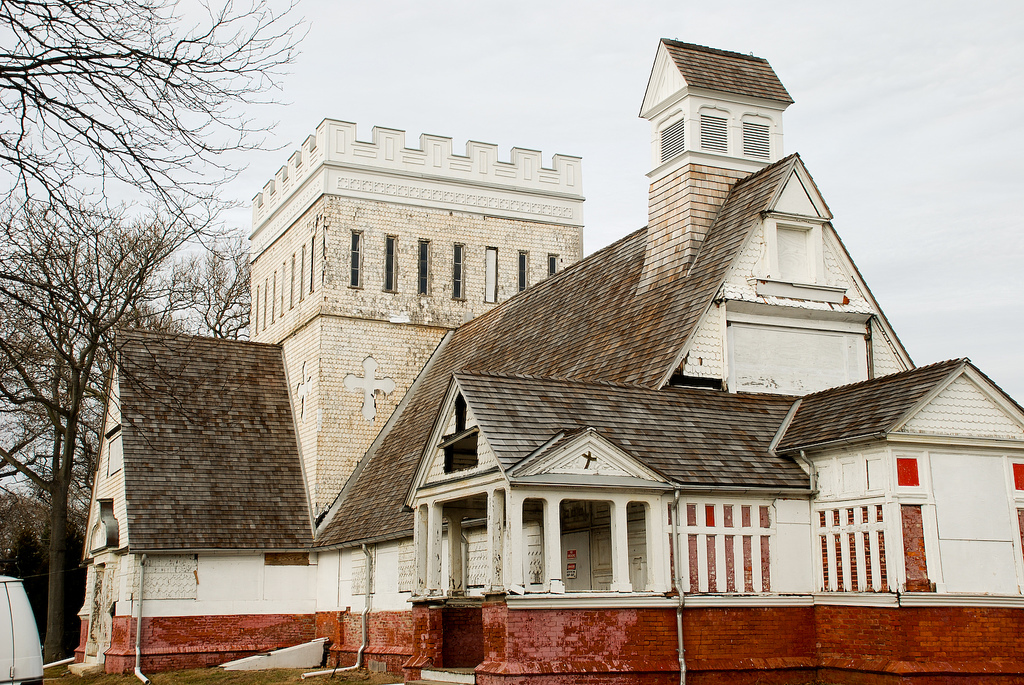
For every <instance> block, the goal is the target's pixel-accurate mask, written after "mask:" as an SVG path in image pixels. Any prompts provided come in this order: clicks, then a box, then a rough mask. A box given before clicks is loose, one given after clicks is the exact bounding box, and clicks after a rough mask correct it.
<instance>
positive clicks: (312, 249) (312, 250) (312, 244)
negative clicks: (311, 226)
mask: <svg viewBox="0 0 1024 685" xmlns="http://www.w3.org/2000/svg"><path fill="white" fill-rule="evenodd" d="M315 262H316V233H314V234H313V237H312V238H310V241H309V292H310V293H312V292H313V285H314V284H315V283H316V268H315V267H314V263H315Z"/></svg>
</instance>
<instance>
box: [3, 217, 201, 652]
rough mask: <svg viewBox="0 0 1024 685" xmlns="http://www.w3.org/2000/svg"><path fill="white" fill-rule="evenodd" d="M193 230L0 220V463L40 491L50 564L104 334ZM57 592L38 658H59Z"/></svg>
mask: <svg viewBox="0 0 1024 685" xmlns="http://www.w3.org/2000/svg"><path fill="white" fill-rule="evenodd" d="M193 231H194V228H192V227H188V228H183V227H182V225H181V224H177V223H174V222H171V221H168V220H167V219H166V218H164V217H162V216H160V215H154V216H150V217H147V218H145V219H139V218H136V219H126V218H125V217H123V216H117V215H110V214H109V213H107V212H104V211H98V210H95V209H90V208H78V209H76V210H75V211H74V213H73V214H71V215H70V216H69V213H67V212H50V211H43V210H39V211H24V212H20V213H18V214H8V215H7V216H6V217H5V218H4V220H3V221H2V222H0V310H2V311H3V312H4V313H5V316H4V317H0V416H3V417H5V419H6V423H5V424H4V425H3V428H6V429H7V430H0V461H2V462H3V465H4V467H5V469H7V470H9V471H13V472H16V474H17V476H18V477H20V478H22V479H26V480H28V481H29V482H30V483H31V484H32V485H34V486H35V487H36V488H38V489H39V490H41V491H42V492H44V493H45V495H46V497H45V499H47V500H48V503H49V505H50V512H49V525H50V536H49V540H50V548H49V568H50V569H51V570H52V569H63V568H64V567H65V554H66V549H65V545H66V539H67V531H68V529H67V525H68V518H69V514H70V513H71V511H70V509H69V506H73V503H74V501H75V496H76V493H80V492H82V490H83V488H82V483H83V482H87V478H86V479H83V478H82V474H83V473H88V472H90V471H91V470H92V466H93V461H94V457H95V453H96V445H97V444H98V441H97V438H98V435H97V433H96V431H97V430H99V425H98V424H99V419H98V417H100V416H101V415H102V407H103V403H104V401H105V400H106V397H107V390H108V388H107V384H108V382H109V373H108V372H109V370H110V368H111V364H112V355H113V350H114V347H113V337H114V333H115V330H116V329H117V328H118V327H119V326H120V325H121V324H122V323H123V322H125V321H128V320H131V319H132V318H133V317H136V316H137V314H136V311H137V309H138V308H139V307H140V305H143V304H145V303H147V302H150V301H152V300H153V299H154V298H156V297H158V296H159V295H160V290H159V288H160V285H159V284H160V279H161V276H162V272H163V271H164V270H165V269H167V268H169V264H170V260H171V257H172V255H173V254H174V252H175V250H177V249H178V248H180V247H181V246H182V245H183V244H185V243H186V242H187V241H188V240H190V239H192V238H193V236H194V233H193ZM76 483H77V484H78V487H77V489H76ZM63 596H64V584H63V578H62V577H61V575H60V574H59V573H51V576H50V580H49V591H48V608H47V626H46V639H45V644H44V654H45V657H46V659H47V660H53V659H55V658H58V657H59V656H60V655H61V651H62V645H61V635H62V631H63V624H64V601H63Z"/></svg>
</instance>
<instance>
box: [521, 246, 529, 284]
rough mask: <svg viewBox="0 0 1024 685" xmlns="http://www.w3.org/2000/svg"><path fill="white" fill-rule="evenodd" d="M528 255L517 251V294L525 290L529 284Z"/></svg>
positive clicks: (522, 251)
mask: <svg viewBox="0 0 1024 685" xmlns="http://www.w3.org/2000/svg"><path fill="white" fill-rule="evenodd" d="M529 276H530V253H529V252H526V251H524V250H520V251H519V292H523V291H524V290H526V286H528V285H529V284H530V278H529Z"/></svg>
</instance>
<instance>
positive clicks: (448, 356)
mask: <svg viewBox="0 0 1024 685" xmlns="http://www.w3.org/2000/svg"><path fill="white" fill-rule="evenodd" d="M797 163H799V158H798V157H797V156H795V155H793V156H790V157H786V158H785V159H782V160H780V161H778V162H776V163H774V164H772V165H770V166H768V167H765V168H764V169H762V170H761V171H759V172H757V173H756V174H752V175H751V176H748V177H747V178H745V179H743V180H741V181H739V182H738V183H737V184H736V185H735V186H734V187H733V189H732V191H731V192H730V194H729V196H728V198H727V199H726V201H725V204H724V205H723V207H722V209H721V211H720V212H719V215H718V218H717V219H716V221H715V223H714V224H713V225H712V227H711V229H710V231H709V233H708V235H707V238H706V239H705V241H704V245H703V247H702V249H701V250H700V251H699V253H698V254H697V256H696V258H695V260H694V262H693V264H692V266H691V267H690V268H689V270H688V271H686V272H683V271H679V272H677V273H675V274H673V276H672V278H668V279H664V280H663V281H661V282H660V283H659V285H658V287H657V288H653V289H650V290H647V291H646V292H643V293H640V294H638V284H639V281H640V275H641V273H642V272H643V267H644V256H645V248H646V238H647V231H646V229H641V230H640V231H637V232H635V233H632V234H630V235H628V236H626V237H625V238H623V239H621V240H619V241H618V242H616V243H613V244H612V245H609V246H608V247H606V248H604V249H602V250H599V251H597V252H595V253H594V254H592V255H590V256H589V257H587V258H586V259H584V260H582V261H580V262H578V263H576V264H574V265H572V266H571V267H569V268H567V269H565V270H564V271H562V272H561V273H559V274H556V275H555V276H554V277H552V278H549V279H547V280H545V281H542V282H541V283H538V284H537V285H535V286H532V287H530V288H528V289H527V290H526V291H524V292H523V293H520V294H519V295H517V296H516V297H513V298H512V299H510V300H508V301H506V302H504V303H503V304H501V305H500V306H498V307H496V308H494V309H492V310H491V311H489V312H487V313H486V314H484V315H482V316H480V317H478V318H476V319H474V320H473V321H470V322H469V323H467V324H464V325H463V326H462V327H460V328H459V329H458V330H456V331H454V332H453V333H452V334H450V337H449V339H448V340H447V342H446V343H445V344H444V346H443V348H442V349H440V350H439V351H438V352H437V353H436V354H435V358H434V359H433V360H432V361H431V364H430V365H429V366H428V368H427V369H426V370H425V371H424V372H423V373H421V375H420V378H419V380H418V383H419V385H418V386H417V387H416V388H415V389H414V390H412V391H410V392H411V395H410V396H409V397H408V398H407V400H408V401H407V402H406V406H405V407H404V408H402V409H401V410H400V411H401V413H400V414H399V415H398V416H397V417H396V418H395V421H394V423H393V425H392V427H391V428H390V429H389V430H388V432H387V434H386V435H385V436H384V437H383V438H382V439H381V440H380V441H379V444H378V445H377V447H376V448H375V449H374V450H373V451H372V452H371V453H368V454H367V455H366V456H365V457H364V459H363V462H362V463H361V464H360V467H359V468H358V469H357V472H356V473H355V474H354V475H353V477H352V480H351V482H350V483H349V485H347V486H346V488H345V490H344V491H343V492H342V496H341V497H340V498H339V501H338V502H336V503H335V506H333V507H332V509H331V511H330V512H329V514H328V516H327V518H325V520H324V522H323V524H322V525H321V527H320V529H319V530H318V533H317V544H318V545H335V544H347V543H353V542H356V541H366V540H374V539H387V538H395V537H401V536H404V535H406V534H408V533H409V531H411V529H412V518H411V515H409V514H407V513H402V512H401V508H402V506H403V504H404V498H405V494H406V492H407V491H408V487H409V483H410V481H411V479H412V478H413V475H414V473H415V470H416V467H417V464H418V462H419V458H420V455H421V453H422V451H423V447H424V443H425V441H426V440H427V436H428V433H429V431H430V429H431V424H432V422H433V420H434V417H435V415H436V412H437V410H438V407H439V405H440V402H441V400H442V398H443V397H444V393H445V391H446V390H447V388H448V384H449V383H450V381H451V377H452V374H453V373H456V372H465V373H478V374H479V373H488V374H498V375H504V376H515V375H524V376H531V377H535V378H546V379H557V380H566V381H578V382H585V383H595V382H599V383H600V382H606V383H614V384H616V385H622V386H637V387H641V388H647V389H649V390H657V389H658V388H661V386H662V385H663V384H664V383H665V382H666V381H667V379H668V377H669V376H670V375H671V373H672V371H673V370H674V369H675V366H676V364H677V363H678V357H679V354H680V352H681V350H682V348H683V346H684V345H685V343H686V341H687V340H688V339H689V337H690V335H692V333H693V331H694V330H695V329H696V327H697V325H698V323H699V322H700V319H701V317H702V316H703V314H704V312H705V311H707V309H708V308H709V307H710V306H711V304H712V301H713V299H714V297H715V295H716V293H717V292H718V291H719V289H720V288H721V286H722V282H723V280H724V278H725V275H726V273H727V271H728V269H729V267H730V265H732V264H733V263H734V262H735V260H736V258H737V256H738V254H739V252H740V251H741V249H742V247H743V245H744V243H745V242H746V240H747V238H748V236H749V235H750V233H751V231H752V229H753V228H754V227H755V226H756V225H757V222H758V221H759V220H760V215H761V212H763V211H764V210H766V209H767V207H768V204H769V202H770V201H771V199H772V197H773V196H774V194H775V192H776V191H777V190H778V189H779V187H780V185H781V184H782V183H785V181H786V180H787V179H788V178H789V174H790V173H791V171H792V169H793V166H794V165H795V164H797Z"/></svg>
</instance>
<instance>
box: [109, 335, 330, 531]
mask: <svg viewBox="0 0 1024 685" xmlns="http://www.w3.org/2000/svg"><path fill="white" fill-rule="evenodd" d="M118 348H119V352H120V356H119V364H118V374H117V377H118V384H119V391H120V404H121V407H120V408H121V422H122V423H121V434H122V445H123V451H124V462H123V464H124V465H123V468H124V477H125V493H126V497H127V510H128V537H129V542H130V545H131V547H132V548H133V549H135V550H138V551H146V550H171V549H175V550H194V549H300V548H303V547H308V546H309V545H310V544H311V543H312V526H311V522H310V515H309V505H308V502H307V497H306V488H305V485H304V482H303V476H302V465H301V462H300V460H299V449H298V442H297V440H296V436H295V430H294V423H293V421H292V411H291V404H290V400H289V394H288V383H287V380H286V378H285V370H284V360H283V358H282V353H281V348H280V347H279V346H277V345H264V344H259V343H251V342H242V341H232V340H215V339H211V338H197V337H192V336H184V335H168V334H162V333H150V332H137V331H132V332H126V333H124V334H122V335H120V336H119V340H118ZM254 522H256V523H254Z"/></svg>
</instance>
